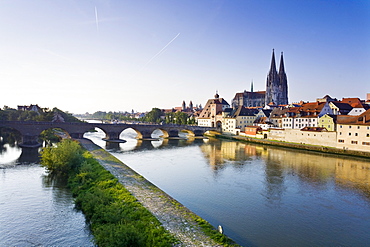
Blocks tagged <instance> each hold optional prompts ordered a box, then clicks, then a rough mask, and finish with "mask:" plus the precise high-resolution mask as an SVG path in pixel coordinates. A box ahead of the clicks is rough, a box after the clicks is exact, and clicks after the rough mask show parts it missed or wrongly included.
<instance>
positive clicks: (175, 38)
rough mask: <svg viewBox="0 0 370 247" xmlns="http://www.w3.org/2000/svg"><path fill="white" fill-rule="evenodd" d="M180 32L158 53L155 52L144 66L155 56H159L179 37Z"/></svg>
mask: <svg viewBox="0 0 370 247" xmlns="http://www.w3.org/2000/svg"><path fill="white" fill-rule="evenodd" d="M179 35H180V33H178V34H177V35H176V36H175V38H173V39H172V40H171V41H170V42H168V43H167V45H165V46H164V47H163V48H162V49H161V50H160V51H159V52H158V53H157V54H155V55H154V56H153V57H152V58H151V59H149V61H148V62H147V63H146V64H145V65H144V68H145V67H146V66H147V65H148V64H150V62H151V61H153V59H154V58H156V57H158V56H159V55H160V54H161V53H162V52H163V51H164V50H165V49H166V48H167V47H168V46H169V45H170V44H171V43H172V42H173V41H174V40H175V39H176V38H177V37H179Z"/></svg>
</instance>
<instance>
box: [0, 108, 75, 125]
mask: <svg viewBox="0 0 370 247" xmlns="http://www.w3.org/2000/svg"><path fill="white" fill-rule="evenodd" d="M56 113H58V114H60V115H61V116H62V117H63V119H64V121H65V122H80V120H78V119H77V118H75V117H74V116H73V115H72V114H70V113H68V112H64V111H62V110H59V109H58V108H56V107H54V108H53V109H52V110H50V109H49V108H40V111H38V112H36V111H23V110H16V109H12V108H9V107H7V106H4V108H3V110H1V109H0V121H36V122H41V121H44V122H50V121H52V120H53V117H54V115H55V114H56Z"/></svg>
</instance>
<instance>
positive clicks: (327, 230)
mask: <svg viewBox="0 0 370 247" xmlns="http://www.w3.org/2000/svg"><path fill="white" fill-rule="evenodd" d="M160 134H161V133H160V132H159V133H155V134H154V135H153V137H158V136H159V135H160ZM85 137H86V138H89V139H91V140H93V141H94V142H95V143H96V144H98V145H100V146H102V147H104V148H106V149H107V150H108V151H109V152H111V153H112V154H113V155H114V156H116V157H117V158H118V159H120V160H121V161H122V162H124V163H125V164H126V165H128V166H130V167H131V168H132V169H134V170H135V171H137V172H138V173H140V174H141V175H143V176H144V177H145V178H147V179H148V180H149V181H151V182H152V183H153V184H155V185H156V186H158V187H159V188H161V189H162V190H163V191H165V192H166V193H168V194H169V195H170V196H172V197H173V198H175V199H176V200H178V201H179V202H181V203H182V204H184V205H185V206H186V207H187V208H189V209H190V210H192V211H193V212H194V213H196V214H198V215H199V216H201V217H202V218H204V219H206V220H207V221H209V222H210V223H211V224H212V225H214V226H216V227H217V226H218V225H222V227H223V229H224V232H225V234H226V235H228V236H229V237H231V238H232V239H234V240H235V241H236V242H237V243H238V244H240V245H242V246H369V245H370V231H369V229H370V162H369V160H366V159H357V158H346V157H344V156H337V155H328V154H322V153H315V152H306V151H297V150H291V149H286V148H273V147H267V146H263V145H255V144H245V143H241V142H235V141H227V140H217V139H193V140H186V139H171V140H155V141H137V140H136V139H135V138H134V137H135V133H134V132H133V131H129V130H127V131H124V132H123V133H122V134H121V138H122V139H125V140H127V142H126V143H121V144H118V143H106V142H104V141H102V140H101V138H102V137H104V134H103V133H102V132H101V131H98V132H95V133H86V134H85ZM3 147H5V149H4V148H3V149H1V155H0V166H1V168H2V169H0V172H1V176H0V212H1V213H0V226H1V227H0V246H9V245H12V246H15V245H16V246H35V245H41V246H50V245H53V246H55V245H57V246H87V245H91V242H90V240H91V236H90V234H89V232H88V228H87V226H86V223H85V221H84V217H83V215H82V214H81V213H80V212H78V211H76V210H75V209H74V206H73V199H72V196H71V195H70V192H69V191H68V190H66V189H65V187H64V185H63V184H58V183H57V182H53V183H52V182H51V181H49V180H48V179H47V176H46V174H45V170H44V169H43V168H41V167H40V166H39V165H38V164H37V163H29V162H28V161H27V160H28V159H29V158H27V157H28V156H36V157H37V154H36V155H35V154H34V153H33V154H32V153H31V154H23V153H22V154H21V150H20V149H19V148H16V147H11V146H9V145H8V144H6V145H5V146H3Z"/></svg>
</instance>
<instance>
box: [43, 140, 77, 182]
mask: <svg viewBox="0 0 370 247" xmlns="http://www.w3.org/2000/svg"><path fill="white" fill-rule="evenodd" d="M82 153H83V149H82V147H81V146H80V144H79V143H78V142H76V141H72V140H70V139H64V140H62V141H61V142H59V143H58V144H57V146H56V147H45V148H43V150H42V151H41V165H42V166H44V167H46V169H47V170H48V172H49V173H51V174H53V175H62V176H65V175H68V174H69V173H70V172H72V171H76V170H77V169H78V167H79V166H80V164H81V163H82V162H83V156H82Z"/></svg>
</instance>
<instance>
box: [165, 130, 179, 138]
mask: <svg viewBox="0 0 370 247" xmlns="http://www.w3.org/2000/svg"><path fill="white" fill-rule="evenodd" d="M167 133H168V137H179V131H178V130H169V131H167Z"/></svg>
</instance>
